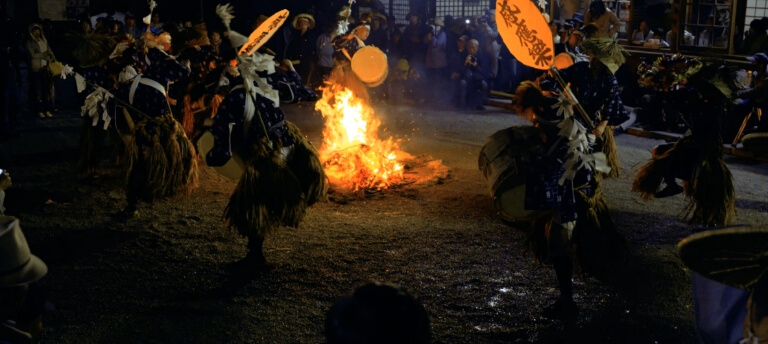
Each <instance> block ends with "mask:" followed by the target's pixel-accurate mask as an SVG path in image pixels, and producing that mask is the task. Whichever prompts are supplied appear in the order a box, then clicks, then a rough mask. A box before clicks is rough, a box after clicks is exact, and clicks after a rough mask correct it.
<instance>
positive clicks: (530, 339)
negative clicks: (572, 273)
mask: <svg viewBox="0 0 768 344" xmlns="http://www.w3.org/2000/svg"><path fill="white" fill-rule="evenodd" d="M285 109H286V112H287V117H288V118H289V119H290V120H292V121H294V122H296V123H297V124H298V125H299V127H300V128H301V129H302V131H303V132H304V134H306V135H307V136H308V137H309V138H310V139H311V140H312V141H313V142H319V141H320V133H321V129H322V119H321V117H320V115H319V114H317V113H314V112H313V111H312V108H311V107H310V106H307V105H305V106H303V107H299V106H287V107H285ZM377 111H378V113H379V115H380V116H381V117H382V122H383V125H384V126H385V127H386V129H385V130H383V131H382V135H383V136H384V135H394V136H395V137H397V138H399V139H402V143H401V148H402V150H403V151H406V152H408V153H410V154H412V155H413V156H415V157H417V159H416V160H418V161H420V162H426V161H431V160H441V161H442V164H443V165H444V166H445V167H447V169H449V173H448V174H447V176H438V177H436V176H435V175H434V173H433V172H430V171H431V170H430V169H428V168H423V167H424V166H422V165H419V166H417V167H422V168H421V169H420V170H418V173H412V174H411V175H410V176H409V178H411V181H414V182H413V183H409V184H406V185H402V186H399V187H396V188H393V189H391V190H387V191H383V192H375V193H360V194H350V193H347V192H344V191H340V190H334V191H333V192H332V194H331V196H332V197H331V201H329V202H325V203H321V204H318V205H315V206H314V207H313V208H312V209H311V210H310V212H309V214H308V216H307V218H306V220H305V221H304V222H303V223H302V224H301V225H300V226H299V227H298V228H285V229H281V230H279V231H277V232H275V233H274V235H272V236H270V237H268V238H267V240H266V243H265V255H266V257H267V260H268V261H269V262H270V265H269V268H268V269H265V270H264V271H261V272H259V273H258V275H257V276H256V278H255V279H254V280H253V281H249V282H247V283H241V281H237V280H234V279H232V278H230V276H229V275H228V273H227V272H226V271H227V270H226V266H227V264H228V263H231V262H234V261H236V260H238V259H240V258H241V257H243V256H244V255H245V253H246V248H245V239H243V238H240V237H238V236H237V235H236V234H235V233H232V232H231V231H229V230H227V229H226V228H225V226H224V224H223V222H222V220H221V214H222V212H223V209H224V207H225V205H226V202H227V201H228V198H229V195H230V194H231V192H232V190H233V189H234V187H235V183H234V182H232V181H229V180H226V179H224V178H222V177H220V176H218V175H217V174H216V173H215V172H213V171H212V170H211V169H209V168H207V167H204V168H202V169H201V179H200V186H199V188H198V189H197V190H195V191H194V192H193V193H192V194H191V195H190V196H188V197H177V198H174V199H170V200H161V201H157V202H155V203H154V204H152V205H143V206H142V207H141V208H140V211H141V217H140V218H138V219H132V220H129V221H117V220H115V219H114V218H113V216H112V215H113V214H114V213H115V212H117V211H118V210H119V209H121V208H122V207H123V206H124V204H125V203H124V194H123V192H122V188H121V181H122V180H121V179H120V177H119V171H118V169H117V168H114V167H108V168H107V169H106V170H105V175H104V176H102V178H100V179H98V180H96V181H84V180H78V179H77V178H76V177H75V176H74V174H73V172H72V171H73V170H74V167H73V163H72V149H74V148H73V147H76V142H77V135H78V130H77V129H76V128H77V127H79V119H77V118H75V117H74V116H73V115H70V116H62V117H63V118H54V120H52V121H47V122H39V120H35V121H37V122H29V123H27V127H28V129H27V132H26V133H24V132H23V133H22V136H21V137H19V138H17V139H15V140H14V141H12V143H10V144H6V146H5V148H3V150H4V151H5V152H6V153H5V154H6V155H4V156H3V157H4V158H3V160H6V159H8V160H6V161H5V162H4V166H7V168H8V169H9V170H10V171H12V174H13V178H14V182H15V185H14V187H13V188H12V189H10V190H8V197H7V204H6V206H7V207H8V213H10V214H13V215H16V216H18V217H19V218H20V219H21V224H22V228H23V229H24V232H25V233H26V236H27V238H28V240H29V243H30V246H31V248H32V250H33V252H34V253H35V254H37V255H39V256H40V257H41V258H42V259H43V260H45V262H46V263H47V264H48V266H49V268H50V270H49V273H48V276H46V277H45V278H44V279H43V280H42V283H43V284H44V286H45V287H46V288H47V289H48V290H49V294H50V295H49V296H50V299H51V300H52V302H53V303H54V304H55V306H56V309H55V311H53V312H51V313H50V314H48V315H47V317H46V319H45V330H44V333H43V342H44V343H107V342H110V343H112V342H114V343H318V342H323V335H322V330H323V321H324V317H325V312H326V311H327V310H328V309H329V307H330V306H331V304H332V303H333V302H334V300H335V299H336V298H337V297H339V296H341V295H344V294H346V293H349V292H350V291H351V290H352V289H354V288H355V287H356V286H358V285H361V284H363V283H365V282H367V281H371V280H379V281H390V282H394V283H398V284H400V285H402V286H403V287H405V288H406V289H407V290H409V291H410V292H411V293H412V294H414V295H415V296H416V297H417V298H418V299H419V300H420V301H421V302H422V303H423V304H424V306H425V307H426V309H427V310H428V312H429V315H430V318H431V321H432V328H433V332H434V338H435V341H436V342H441V343H563V342H578V343H583V342H590V343H692V342H694V327H693V307H692V296H691V286H690V273H689V271H687V270H686V269H685V268H684V266H683V265H682V264H681V263H680V260H679V259H678V257H677V254H676V252H675V245H676V244H677V242H678V241H679V240H680V239H682V238H684V237H686V236H687V235H689V234H691V233H693V228H690V227H689V226H687V225H686V224H685V222H684V221H682V220H681V219H680V215H681V214H680V213H681V211H682V209H683V207H684V199H683V198H682V197H680V196H678V197H673V198H670V199H663V200H655V201H652V202H644V201H641V200H640V199H639V198H638V197H637V196H636V195H634V194H632V193H631V192H630V185H631V178H632V177H633V174H634V170H635V169H636V168H637V167H639V165H640V164H642V163H643V162H644V161H646V160H647V159H648V158H649V157H650V154H649V153H648V151H649V149H650V148H651V147H653V146H654V145H657V144H659V143H661V141H658V140H650V139H645V138H639V137H633V136H628V135H622V136H619V137H617V144H618V148H619V154H620V158H621V163H622V166H623V168H624V171H623V172H624V173H623V176H622V177H621V178H620V179H618V180H609V181H606V182H605V184H604V187H605V193H606V197H607V200H608V202H609V205H610V207H611V210H612V214H613V217H614V221H615V223H616V224H617V225H618V226H619V227H620V228H621V229H622V231H623V232H624V234H625V235H626V237H627V240H628V245H629V248H630V261H629V264H628V265H627V267H626V269H625V271H623V273H621V274H619V275H617V276H616V277H615V278H614V279H612V280H611V281H599V280H596V279H594V278H592V277H590V276H587V275H577V276H576V277H575V280H574V281H575V286H574V289H575V298H576V301H577V303H578V304H579V306H580V307H581V310H580V315H579V318H578V321H577V323H576V324H575V325H574V326H568V327H567V328H566V327H565V326H564V325H563V324H562V323H561V322H560V321H557V320H551V319H547V318H544V317H543V316H542V315H541V313H542V310H543V308H544V307H546V306H547V305H549V304H551V303H552V302H554V300H555V298H556V297H557V295H558V291H557V289H556V280H555V275H554V271H553V270H552V268H551V267H550V266H547V265H542V264H539V263H536V262H535V261H534V260H533V259H532V258H531V257H530V256H528V255H526V254H525V253H524V247H523V246H524V245H523V241H524V237H525V232H524V229H523V228H517V227H515V226H513V225H509V224H506V223H504V222H502V221H500V220H499V219H498V217H496V215H495V211H494V209H493V206H492V203H491V198H490V196H489V192H488V185H487V182H486V181H485V179H484V177H483V176H482V174H481V173H480V171H478V168H477V157H478V153H479V151H480V149H481V148H482V145H483V144H484V142H485V138H486V137H487V136H489V135H490V134H492V133H493V132H495V131H496V130H500V129H503V128H506V127H509V126H512V125H522V124H524V123H523V122H522V121H521V120H520V119H518V118H517V117H516V116H514V115H512V114H510V113H506V112H502V111H493V110H488V111H484V112H469V113H459V112H455V111H439V110H435V109H417V108H412V107H406V106H391V107H383V106H379V107H377ZM57 117H58V116H57ZM9 151H10V152H12V153H10V155H9V154H8V153H7V152H9ZM13 154H15V155H13ZM727 162H728V163H729V167H730V168H731V170H732V172H733V174H734V178H735V183H736V188H737V201H736V205H737V207H738V209H737V211H738V215H737V218H736V220H735V223H746V224H764V223H768V211H767V210H768V200H766V196H765V195H766V172H767V171H768V164H765V163H754V162H751V161H747V160H740V159H735V158H728V159H727ZM105 165H107V161H106V160H105ZM417 165H418V164H417ZM443 172H445V171H443ZM443 177H444V178H443ZM417 179H419V180H420V181H421V182H415V181H416V180H417Z"/></svg>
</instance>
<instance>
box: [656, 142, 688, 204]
mask: <svg viewBox="0 0 768 344" xmlns="http://www.w3.org/2000/svg"><path fill="white" fill-rule="evenodd" d="M674 145H675V144H674V143H665V144H663V145H658V146H656V147H653V149H651V156H652V157H653V158H654V159H656V158H658V157H660V156H662V155H664V153H666V152H667V151H668V150H670V149H671V148H672V147H673V146H674ZM664 184H666V186H665V187H664V189H662V190H661V191H659V192H657V193H656V194H655V195H654V197H656V198H665V197H671V196H675V195H677V194H680V193H682V192H683V190H684V189H683V187H682V186H680V185H678V184H677V182H676V181H675V169H674V168H671V169H670V170H669V171H667V174H666V175H665V176H664Z"/></svg>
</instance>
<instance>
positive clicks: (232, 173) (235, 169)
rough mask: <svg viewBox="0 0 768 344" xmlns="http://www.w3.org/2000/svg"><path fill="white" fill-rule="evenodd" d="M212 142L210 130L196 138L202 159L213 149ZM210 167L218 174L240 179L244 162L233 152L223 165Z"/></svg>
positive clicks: (243, 170)
mask: <svg viewBox="0 0 768 344" xmlns="http://www.w3.org/2000/svg"><path fill="white" fill-rule="evenodd" d="M213 143H214V137H213V134H211V132H210V131H206V132H205V133H203V135H201V136H200V139H198V140H197V151H198V152H200V155H201V156H202V157H203V159H205V157H206V156H208V152H210V151H211V149H213ZM211 167H212V168H213V169H214V170H216V172H218V173H219V174H220V175H222V176H224V177H226V178H229V179H232V180H238V179H240V177H242V176H243V173H244V172H245V163H243V160H242V159H240V157H239V156H237V155H236V154H233V155H232V158H230V159H229V161H227V163H226V164H224V165H223V166H211Z"/></svg>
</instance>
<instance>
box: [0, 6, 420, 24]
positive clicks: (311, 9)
mask: <svg viewBox="0 0 768 344" xmlns="http://www.w3.org/2000/svg"><path fill="white" fill-rule="evenodd" d="M156 1H157V3H158V7H157V9H156V11H157V12H159V13H160V18H161V20H162V21H163V22H166V21H182V20H192V21H193V22H196V21H199V20H200V19H201V15H202V19H203V20H205V21H207V22H208V23H209V24H216V23H218V22H219V20H218V17H217V16H216V12H215V9H216V5H217V4H225V3H229V4H231V5H233V6H234V8H235V20H234V21H233V29H236V30H238V29H239V30H243V31H246V30H247V28H248V25H251V23H253V22H254V21H255V20H256V18H257V17H258V16H259V15H261V14H265V15H271V14H272V13H274V12H277V11H279V10H282V9H287V10H289V11H290V12H291V13H301V12H308V13H313V14H314V16H315V18H316V19H317V20H318V22H323V21H330V20H333V18H334V16H335V14H336V13H337V12H338V10H339V9H341V7H343V6H345V5H347V4H348V0H282V1H270V0H156ZM383 1H384V2H387V3H388V0H383ZM1 2H2V4H3V7H4V8H5V9H8V11H9V16H10V17H11V18H12V19H14V20H15V21H16V22H17V23H18V24H20V25H22V27H23V26H26V24H27V23H29V22H31V21H33V20H36V19H37V17H38V11H37V10H38V8H37V6H38V2H37V1H36V0H31V1H29V0H24V1H18V0H17V1H14V0H2V1H1ZM374 2H379V0H360V1H357V5H359V6H372V5H373V4H372V3H374ZM410 3H411V8H412V9H413V10H415V11H426V3H427V1H426V0H414V1H411V2H410ZM384 5H386V3H384ZM374 6H375V5H374ZM357 7H358V6H353V8H354V9H356V8H357ZM89 8H90V10H89V12H90V14H91V15H95V14H98V13H102V12H108V13H109V12H110V11H121V12H125V11H130V12H132V13H134V14H135V15H136V16H137V17H138V18H140V17H143V16H145V15H147V14H149V7H148V6H147V1H144V0H123V1H114V0H90V5H89ZM318 24H320V23H318Z"/></svg>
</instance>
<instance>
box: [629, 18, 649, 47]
mask: <svg viewBox="0 0 768 344" xmlns="http://www.w3.org/2000/svg"><path fill="white" fill-rule="evenodd" d="M653 35H654V32H653V30H651V28H650V27H649V26H648V22H646V21H645V20H643V21H641V22H640V27H638V28H637V29H636V30H635V31H634V32H633V33H632V44H634V45H643V44H645V42H647V41H650V40H651V39H653Z"/></svg>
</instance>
